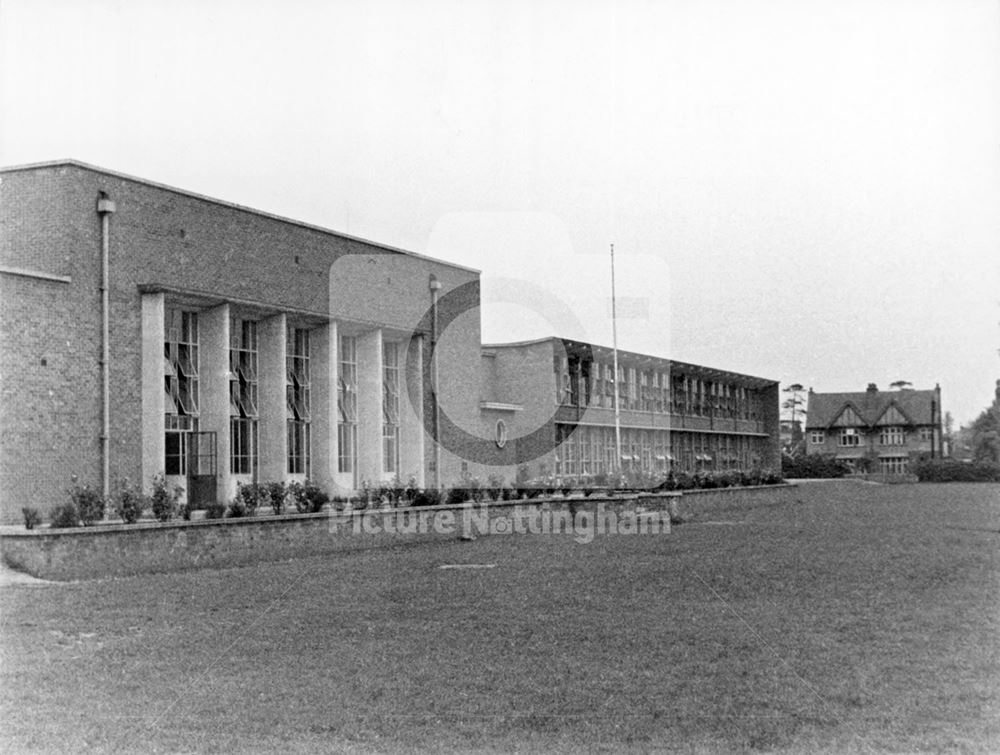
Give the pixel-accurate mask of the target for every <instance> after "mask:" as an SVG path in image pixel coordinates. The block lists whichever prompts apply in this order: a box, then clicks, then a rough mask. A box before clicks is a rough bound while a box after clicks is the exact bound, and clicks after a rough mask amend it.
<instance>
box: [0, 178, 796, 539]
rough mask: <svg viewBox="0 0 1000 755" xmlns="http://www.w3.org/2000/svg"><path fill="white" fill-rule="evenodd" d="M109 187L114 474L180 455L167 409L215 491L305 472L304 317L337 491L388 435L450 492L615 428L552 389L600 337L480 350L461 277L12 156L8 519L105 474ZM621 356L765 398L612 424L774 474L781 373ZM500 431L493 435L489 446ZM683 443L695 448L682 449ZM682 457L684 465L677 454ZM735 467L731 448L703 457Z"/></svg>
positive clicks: (4, 468)
mask: <svg viewBox="0 0 1000 755" xmlns="http://www.w3.org/2000/svg"><path fill="white" fill-rule="evenodd" d="M102 196H104V197H106V198H107V199H108V200H110V201H112V202H114V205H115V207H114V212H113V213H111V214H109V215H108V226H109V236H108V245H109V299H110V311H109V316H110V333H109V336H110V337H109V348H110V360H109V373H110V381H109V382H110V391H111V401H110V406H109V413H110V423H109V425H110V433H109V440H108V449H109V468H110V478H111V479H112V480H114V479H116V478H127V479H129V480H130V481H132V482H133V483H135V482H140V481H141V482H142V483H143V484H144V485H145V486H147V488H148V486H149V484H150V480H151V478H152V476H153V475H154V474H156V473H158V472H164V471H167V470H168V469H172V468H173V467H171V466H170V465H171V464H174V463H176V451H175V452H174V453H175V456H174V461H173V462H172V461H171V450H170V449H171V448H172V446H169V445H168V442H169V443H175V442H176V441H177V439H176V438H175V437H173V436H172V435H171V433H172V432H174V431H175V430H176V432H184V433H186V432H187V431H186V430H184V429H183V428H180V429H177V428H175V429H174V430H172V429H171V427H170V426H169V425H170V423H172V422H174V423H180V424H183V425H184V427H190V426H193V424H196V425H197V429H198V430H200V431H205V432H212V433H215V439H216V446H215V448H216V451H217V454H218V455H217V467H218V469H217V481H216V484H215V485H214V489H215V494H216V497H218V498H228V497H229V496H231V495H232V493H233V492H234V490H235V486H236V482H237V481H238V480H248V479H254V477H255V476H256V478H257V479H259V480H262V481H268V479H269V478H274V477H278V478H283V479H302V478H303V476H304V474H303V473H300V474H291V473H283V470H284V469H286V468H287V467H286V463H285V460H283V458H282V457H285V456H286V455H287V453H288V449H289V441H288V438H287V437H286V435H285V434H284V427H283V423H284V422H285V421H286V417H287V412H290V411H291V408H289V407H288V406H287V405H286V393H285V390H284V388H285V379H286V378H285V375H284V371H283V365H284V363H285V359H286V356H287V354H286V350H287V343H288V338H289V336H288V334H289V333H292V330H290V329H295V328H298V329H301V330H307V331H308V332H309V334H310V343H311V347H310V348H311V354H310V368H309V369H310V372H311V383H312V385H311V393H310V396H311V398H310V401H311V418H310V420H309V421H310V431H311V441H310V444H309V446H310V449H311V456H310V458H311V464H310V476H311V477H312V478H313V479H315V480H317V481H319V482H321V483H322V484H323V485H324V486H325V487H328V488H330V489H331V491H332V492H347V491H349V490H352V489H354V488H356V487H357V486H359V485H360V484H362V482H364V481H369V482H373V483H374V482H379V481H382V480H386V479H388V478H390V477H392V476H393V474H392V473H390V472H388V471H387V469H388V468H389V467H390V466H391V465H389V464H388V463H387V461H386V458H385V454H386V453H391V452H392V449H393V446H392V443H391V442H390V441H391V439H392V438H393V437H398V441H397V444H398V448H399V451H398V454H399V464H398V469H397V470H396V472H395V474H398V476H399V477H400V478H401V480H403V481H404V482H405V481H406V480H407V479H409V478H410V477H412V478H414V479H415V480H416V481H417V482H418V484H425V485H432V484H435V483H439V484H441V485H443V486H446V485H451V484H455V483H456V482H458V481H459V480H460V479H461V478H462V477H463V476H466V475H471V476H477V477H480V478H482V479H485V478H486V477H488V476H489V475H491V474H502V475H504V476H505V477H506V478H507V479H508V480H511V479H513V477H514V475H515V472H516V470H517V468H518V467H519V466H521V465H528V466H529V467H531V468H532V474H540V473H542V472H543V471H548V472H552V471H554V466H553V465H554V464H555V463H556V462H555V461H554V457H555V455H556V454H557V453H558V452H557V451H556V446H557V445H558V442H557V441H558V440H559V439H560V438H561V437H562V436H560V435H559V433H560V432H562V431H561V430H560V429H559V428H560V426H565V425H567V424H573V423H581V424H583V425H591V426H601V427H607V426H609V423H613V413H612V412H610V411H609V410H608V409H607V408H602V407H596V406H592V407H580V406H576V405H573V404H572V402H557V401H556V397H555V385H556V384H555V382H554V381H555V380H556V377H557V376H556V373H555V372H554V364H555V361H554V360H556V358H557V357H558V355H559V354H558V353H557V352H560V353H561V352H565V351H566V350H567V349H569V350H571V351H572V350H573V349H579V348H582V347H584V346H585V347H586V348H587V349H590V350H591V351H594V350H597V351H599V352H601V353H602V354H603V355H604V356H607V350H604V351H601V350H600V347H590V346H589V345H581V344H571V343H570V342H564V341H562V340H559V339H546V340H544V341H540V342H532V343H530V344H508V345H503V346H498V347H487V348H486V349H483V347H482V345H481V338H480V333H481V331H480V314H479V302H480V289H479V274H478V273H477V272H476V271H474V270H469V269H467V268H463V267H461V266H458V265H453V264H448V263H446V262H442V261H438V260H433V259H429V258H426V257H423V256H421V255H417V254H412V253H409V252H405V251H402V250H398V249H393V248H390V247H385V246H381V245H378V244H375V243H372V242H369V241H365V240H361V239H356V238H352V237H350V236H346V235H343V234H339V233H334V232H332V231H329V230H326V229H322V228H318V227H315V226H311V225H308V224H305V223H300V222H296V221H293V220H289V219H286V218H280V217H276V216H273V215H269V214H267V213H263V212H259V211H256V210H252V209H249V208H245V207H240V206H237V205H233V204H230V203H226V202H222V201H219V200H215V199H211V198H207V197H203V196H199V195H196V194H192V193H190V192H185V191H181V190H178V189H174V188H171V187H167V186H161V185H158V184H155V183H152V182H149V181H145V180H141V179H137V178H131V177H128V176H123V175H119V174H116V173H112V172H109V171H106V170H103V169H99V168H94V167H92V166H88V165H84V164H82V163H77V162H73V161H65V162H58V163H47V164H41V165H35V166H23V167H18V168H8V169H3V170H2V171H0V521H2V522H4V523H12V522H17V521H20V507H21V506H23V505H33V506H37V507H38V508H40V509H42V510H43V511H47V510H48V509H49V508H51V506H52V505H54V504H56V503H59V502H61V501H64V500H66V489H67V488H68V486H69V485H70V480H71V476H73V475H77V476H78V478H79V479H80V481H81V482H84V483H87V484H90V485H92V486H95V487H98V488H100V487H101V485H102V482H103V481H102V465H101V433H102V398H101V395H102V376H101V346H102V324H101V322H102V311H101V290H100V288H101V250H102V222H101V215H100V214H99V213H98V210H97V203H98V199H99V198H100V197H102ZM435 296H437V297H438V298H437V305H436V309H432V301H434V297H435ZM434 311H436V313H437V326H436V327H435V318H434V317H433V316H432V313H433V312H434ZM180 312H187V313H189V314H190V315H192V316H193V318H194V320H193V321H192V322H193V323H194V324H195V330H196V332H197V334H198V335H197V339H198V342H197V343H196V344H194V347H195V350H196V351H197V352H198V354H199V356H198V358H197V360H196V361H197V364H195V365H194V372H195V373H196V377H195V379H194V380H193V381H191V377H190V375H187V373H186V372H185V371H186V370H187V371H190V370H189V368H188V367H185V366H184V360H185V359H186V357H178V356H177V352H178V350H179V349H180V350H187V349H190V348H191V346H190V345H189V344H184V345H178V342H177V338H178V336H177V334H176V333H173V334H171V333H172V331H171V330H170V326H169V323H168V320H170V321H171V322H173V320H172V319H171V318H173V317H175V313H180ZM243 322H252V323H254V328H255V332H256V334H257V335H256V338H257V344H256V346H255V347H254V348H255V349H256V352H255V354H254V360H255V361H254V365H256V366H255V367H253V368H252V369H245V368H244V367H240V366H239V365H237V364H236V362H234V361H233V360H234V359H236V356H234V355H235V354H237V352H236V351H234V350H233V349H234V348H235V347H234V345H233V344H234V343H235V340H234V339H236V336H237V335H238V334H239V333H238V331H239V330H240V328H242V325H241V324H240V323H243ZM171 339H173V340H171ZM344 339H347V341H345V340H344ZM236 340H238V339H236ZM345 343H353V344H355V346H356V348H357V351H358V354H357V361H356V369H357V375H356V381H355V382H356V385H354V384H352V386H351V387H350V388H349V389H347V388H345V387H344V383H343V381H342V380H341V377H342V375H341V373H342V372H343V373H344V374H345V375H346V374H347V373H346V372H344V371H345V370H349V369H351V365H350V364H344V363H342V359H341V357H342V354H341V353H340V351H341V346H342V345H344V344H345ZM386 348H390V349H397V350H398V351H397V353H398V355H399V361H400V364H399V379H400V381H401V382H400V385H399V386H398V388H399V396H398V399H399V400H398V412H397V413H396V414H397V415H398V416H395V417H392V416H390V415H391V412H390V413H389V414H386V413H384V412H385V411H386V407H387V406H390V405H391V402H389V403H386V402H387V401H388V399H385V398H384V391H387V390H390V389H389V388H387V386H389V385H391V383H390V382H386V381H388V380H389V378H387V377H386V372H385V364H384V356H385V354H386V352H385V351H384V349H386ZM171 349H173V352H171ZM168 353H173V356H172V357H171V356H168ZM185 353H187V352H186V351H185ZM432 357H433V360H432ZM178 359H179V360H180V361H178ZM623 359H624V361H625V363H626V364H629V365H633V366H639V365H648V364H653V365H655V367H656V369H657V370H662V371H664V372H667V371H672V372H673V373H674V374H684V375H688V374H689V375H691V376H692V378H694V377H695V376H697V377H698V379H702V378H704V379H705V380H712V381H714V382H713V384H716V383H718V384H719V385H722V384H723V382H725V384H726V385H730V384H731V385H732V386H742V387H750V388H752V389H753V391H754V392H755V393H754V395H757V396H759V397H760V401H761V403H760V409H759V411H758V412H757V413H756V414H755V416H754V419H753V421H752V422H750V421H749V420H746V421H745V420H743V419H740V418H739V417H737V416H736V415H733V414H731V415H728V419H724V417H723V415H722V414H721V413H719V414H712V413H708V414H705V413H701V414H698V415H696V414H694V413H690V412H686V411H679V412H676V413H670V412H659V413H657V412H646V411H636V410H629V409H626V411H623V413H622V422H623V426H624V427H627V428H631V429H637V430H639V429H642V430H646V429H651V430H657V431H659V430H662V431H668V430H669V431H670V432H672V433H673V434H674V435H677V436H683V437H695V435H696V434H697V437H699V438H701V437H702V436H704V438H706V439H707V440H705V443H704V449H716V448H722V447H725V448H729V447H728V446H719V445H718V444H715V441H710V438H711V437H727V438H743V439H748V440H747V443H744V444H743V445H739V449H740V453H743V454H744V456H743V457H741V459H742V461H740V462H739V463H740V464H742V465H744V466H748V465H751V464H753V465H759V466H764V467H775V466H777V459H778V456H777V454H778V443H777V424H778V406H777V403H778V402H777V386H776V384H774V383H772V382H770V381H764V380H761V379H758V378H750V377H748V376H740V375H736V374H735V373H723V372H721V371H717V370H707V369H706V368H700V367H697V366H695V365H682V364H680V363H671V362H668V361H667V360H657V359H655V358H652V357H647V356H644V355H629V354H623ZM171 360H173V361H171ZM435 362H436V365H437V367H436V374H437V376H438V383H437V385H436V386H434V385H433V375H434V374H435V369H434V363H435ZM248 364H249V363H248ZM234 365H235V366H234ZM178 371H180V372H181V373H184V375H185V377H184V378H183V380H182V378H181V377H178V375H177V373H178ZM185 380H186V381H188V382H184V381H185ZM182 384H183V385H184V386H187V388H184V389H182V388H179V387H178V386H179V385H182ZM191 386H194V390H195V392H196V394H197V396H196V399H195V403H196V404H197V407H196V410H195V412H194V414H190V413H185V412H186V410H182V409H178V408H177V407H178V406H180V405H181V404H183V403H184V400H183V399H181V398H179V397H178V396H179V394H177V391H183V390H187V389H191ZM342 389H343V390H346V391H347V393H346V394H345V395H352V394H351V391H352V390H353V391H354V392H355V393H354V394H353V395H354V398H355V399H356V402H355V403H356V410H357V412H359V415H358V416H357V417H356V419H355V420H354V422H355V427H356V433H357V437H358V444H359V446H358V449H357V456H358V458H357V459H356V460H355V463H354V466H353V468H352V469H349V470H347V471H344V470H342V469H341V467H342V466H343V463H342V462H343V460H342V458H341V456H340V455H339V453H340V450H341V446H340V444H339V440H338V438H339V437H340V436H339V433H340V431H341V430H343V431H344V432H348V430H347V429H345V428H339V427H338V424H339V421H340V412H341V409H342V408H343V406H342V402H341V395H340V392H339V391H341V390H342ZM172 391H173V392H172ZM233 391H237V394H239V395H241V396H242V394H240V393H239V392H240V391H246V392H247V394H246V395H247V397H248V401H247V402H242V400H240V401H235V400H234V398H233V396H234V394H233ZM254 391H256V393H254ZM175 394H177V395H175ZM251 395H254V396H257V399H258V400H257V405H255V406H249V404H252V403H253V401H250V400H249V397H251ZM178 402H180V403H178ZM244 404H246V405H244ZM772 404H773V406H772ZM436 406H437V407H438V408H439V409H440V412H439V415H440V425H439V427H437V429H436V430H435V422H434V418H435V411H434V409H435V407H436ZM171 407H173V408H171ZM241 412H242V414H241ZM247 412H249V414H247ZM181 415H183V416H181ZM244 415H246V416H245V417H244ZM234 418H235V419H236V420H240V421H243V419H245V420H246V423H247V424H246V428H249V427H250V425H253V428H254V431H255V432H256V433H257V435H256V436H255V437H256V438H257V443H258V446H259V448H258V451H259V453H258V454H257V465H256V468H255V470H254V471H250V472H245V471H239V469H240V468H239V462H238V461H236V460H234V456H235V455H237V452H238V450H237V446H238V445H239V442H240V441H239V437H240V436H238V435H233V434H232V433H235V432H236V430H234V427H235V424H239V422H235V424H234V421H235V420H234ZM241 418H242V419H241ZM185 423H187V424H185ZM393 423H395V424H393ZM501 426H505V427H506V435H507V443H506V444H504V443H503V442H502V439H501V442H499V443H498V442H497V434H498V427H501ZM241 427H243V426H242V425H241ZM394 427H396V428H398V436H396V435H394V434H393V431H392V428H394ZM240 432H243V431H242V430H241V431H240ZM435 432H436V433H437V437H439V438H440V439H441V443H440V445H439V446H436V445H435V443H434V440H433V439H434V433H435ZM184 437H185V438H190V437H192V436H190V435H184ZM387 437H388V438H389V439H390V441H387V440H386V438H387ZM749 439H752V443H750V440H749ZM184 442H185V443H187V442H189V441H184ZM190 442H193V441H190ZM206 442H207V441H206ZM740 442H741V443H743V441H740ZM386 443H388V445H386ZM700 443H701V441H700V440H699V444H700ZM713 444H714V445H713ZM747 444H749V445H747ZM751 446H752V448H751ZM346 447H347V446H346V445H345V446H344V448H346ZM678 448H681V449H682V454H687V455H689V451H690V447H689V446H684V445H683V444H682V445H681V446H679V447H678ZM698 448H699V449H702V445H699V446H698ZM704 449H703V451H704ZM726 453H727V454H728V453H731V452H730V451H727V452H726ZM261 454H264V455H266V458H260V455H261ZM707 455H709V453H708V451H704V452H703V453H701V456H707ZM715 455H716V456H718V453H716V454H715ZM684 458H685V459H686V458H687V456H684ZM676 463H677V465H678V468H687V466H690V464H688V462H687V461H684V460H683V459H681V458H678V459H677V460H676ZM289 464H291V462H289ZM734 464H736V462H734V461H732V460H731V459H729V457H728V456H727V457H726V461H725V462H723V461H721V459H713V461H712V463H711V464H709V463H708V462H706V461H704V460H701V461H700V462H699V464H698V465H697V466H698V468H703V469H707V468H732V467H733V466H734ZM175 476H177V477H178V479H179V480H180V481H181V482H183V483H185V484H187V482H188V481H189V480H190V478H188V477H187V476H186V471H185V472H178V473H177V475H175ZM265 478H268V479H265Z"/></svg>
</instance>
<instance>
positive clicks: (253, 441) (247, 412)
mask: <svg viewBox="0 0 1000 755" xmlns="http://www.w3.org/2000/svg"><path fill="white" fill-rule="evenodd" d="M257 419H258V415H257V323H256V322H254V321H253V320H240V319H237V318H234V319H233V321H232V323H231V325H230V331H229V443H230V446H229V471H230V472H232V473H233V474H247V475H252V474H254V472H255V471H256V469H257Z"/></svg>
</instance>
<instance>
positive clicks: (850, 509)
mask: <svg viewBox="0 0 1000 755" xmlns="http://www.w3.org/2000/svg"><path fill="white" fill-rule="evenodd" d="M799 498H800V502H798V503H795V504H780V505H770V506H760V507H757V508H753V509H749V510H744V511H730V512H726V513H724V514H714V515H712V517H711V518H701V519H700V520H699V519H698V518H696V519H695V521H692V522H690V523H688V524H685V525H683V526H680V527H677V528H675V530H674V532H673V534H671V535H668V536H647V537H639V536H633V537H625V536H619V537H605V538H598V539H596V540H595V541H594V542H592V543H590V544H587V545H583V544H579V543H577V542H575V541H574V540H573V538H572V537H569V536H549V537H545V536H531V535H525V536H515V537H494V538H485V539H480V540H477V541H475V542H458V541H456V542H448V543H442V544H433V545H419V546H414V547H399V548H396V549H393V550H386V551H378V552H376V551H371V552H364V553H354V554H346V555H344V556H340V557H325V558H311V559H302V560H298V561H292V562H287V563H281V564H264V565H260V566H256V567H252V568H242V569H230V570H222V571H214V572H212V571H205V572H189V573H183V574H172V575H163V576H153V577H138V578H132V579H118V580H105V581H98V582H88V583H76V584H32V585H19V584H15V585H8V586H6V587H3V588H2V590H0V607H2V618H0V632H2V634H0V639H2V645H0V649H2V667H0V685H2V686H0V748H2V750H3V751H5V752H20V751H23V750H41V751H61V752H70V751H83V750H87V749H93V750H98V751H143V752H150V751H157V752H178V751H179V752H185V751H199V752H200V751H215V752H229V751H248V750H255V751H289V752H313V751H318V750H319V751H324V750H325V751H353V752H368V751H400V750H406V751H424V750H438V751H441V750H443V751H463V752H464V751H469V750H480V751H483V750H487V751H494V750H500V751H509V750H515V749H516V750H522V751H525V750H527V751H565V752H571V751H572V752H576V751H580V750H581V749H587V750H590V751H595V750H596V751H609V752H610V751H622V750H631V751H636V752H642V751H649V750H677V751H685V752H692V751H694V752H740V751H749V750H763V751H786V752H882V751H893V752H914V751H920V752H990V751H998V750H1000V610H998V609H1000V485H990V484H972V485H962V484H951V485H895V486H876V485H866V484H862V483H854V482H819V483H812V484H808V485H804V486H803V487H802V488H801V489H800V496H799ZM452 563H495V564H496V567H495V568H492V569H474V570H473V569H469V570H442V569H440V568H439V567H440V566H441V565H442V564H452Z"/></svg>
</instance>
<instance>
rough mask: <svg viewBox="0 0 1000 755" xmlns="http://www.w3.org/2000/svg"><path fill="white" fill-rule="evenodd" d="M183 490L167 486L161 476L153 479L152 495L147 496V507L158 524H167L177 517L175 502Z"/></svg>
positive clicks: (178, 487)
mask: <svg viewBox="0 0 1000 755" xmlns="http://www.w3.org/2000/svg"><path fill="white" fill-rule="evenodd" d="M182 491H183V488H181V487H180V486H174V487H173V488H171V487H170V486H169V485H167V480H166V478H165V477H164V476H163V475H162V474H158V475H155V476H154V477H153V493H152V495H150V496H149V507H150V509H151V510H152V512H153V516H154V517H155V518H156V521H158V522H169V521H170V520H171V519H173V518H174V517H175V516H177V501H178V500H179V499H180V495H181V492H182Z"/></svg>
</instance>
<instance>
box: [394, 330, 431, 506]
mask: <svg viewBox="0 0 1000 755" xmlns="http://www.w3.org/2000/svg"><path fill="white" fill-rule="evenodd" d="M423 340H424V337H423V336H422V335H417V334H415V335H414V336H413V337H412V338H411V339H410V340H409V341H404V342H403V343H401V344H400V345H399V362H400V373H399V383H400V385H399V422H400V428H399V445H400V449H399V467H400V469H399V476H400V479H402V480H403V482H406V481H407V480H408V479H409V478H410V476H411V475H412V476H413V477H415V478H416V480H417V487H421V488H422V487H425V485H426V481H425V479H424V466H425V465H424V436H425V435H426V433H425V431H424V422H423V405H422V403H417V405H416V406H414V405H413V403H411V401H410V383H411V382H412V381H416V386H417V388H416V390H415V391H413V393H414V394H415V395H416V396H419V397H421V399H422V397H423V395H424V391H423ZM407 349H409V350H410V353H413V354H415V356H416V360H415V369H414V370H413V371H409V370H407V369H406V365H407V364H408V360H407V358H406V357H407Z"/></svg>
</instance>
